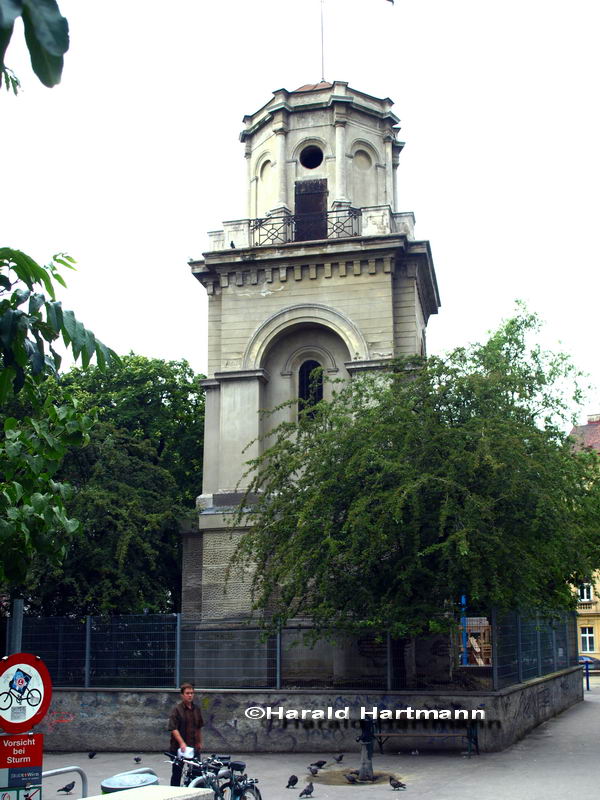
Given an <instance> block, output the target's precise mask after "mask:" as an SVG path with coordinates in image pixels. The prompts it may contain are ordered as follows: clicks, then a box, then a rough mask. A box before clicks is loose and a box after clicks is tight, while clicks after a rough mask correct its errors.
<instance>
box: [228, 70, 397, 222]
mask: <svg viewBox="0 0 600 800" xmlns="http://www.w3.org/2000/svg"><path fill="white" fill-rule="evenodd" d="M392 105H393V104H392V101H391V100H390V99H389V98H383V99H381V98H377V97H373V96H371V95H369V94H366V93H364V92H359V91H357V90H355V89H352V88H350V87H349V86H348V84H347V83H346V82H344V81H335V82H334V83H326V82H321V83H318V84H311V85H306V86H302V87H300V88H299V89H296V90H295V91H291V92H290V91H288V90H286V89H278V90H277V91H275V92H273V97H272V98H271V99H270V100H269V102H268V103H266V104H265V105H264V106H263V107H262V108H260V109H259V110H258V111H256V112H255V113H254V114H250V115H247V116H245V117H244V123H245V129H244V130H243V131H242V133H241V134H240V138H241V140H242V142H243V143H244V145H245V155H246V159H247V164H248V184H247V191H248V216H249V217H250V218H255V219H256V218H262V217H265V216H272V215H276V214H278V213H279V214H280V213H285V212H287V213H292V214H294V213H305V211H306V198H303V197H302V196H299V195H303V194H306V192H307V191H308V193H310V194H313V195H315V194H319V193H320V194H321V195H323V197H322V198H321V199H320V200H317V201H316V202H321V203H322V204H323V205H324V208H325V209H327V210H331V209H335V208H338V207H340V208H345V207H353V208H357V209H360V208H364V207H370V206H382V205H387V206H389V208H390V210H391V211H395V210H396V208H395V206H396V199H395V174H394V173H395V169H396V167H397V165H398V158H399V154H400V151H401V150H402V147H403V143H402V142H399V141H398V138H397V134H398V130H399V128H398V122H399V120H398V117H396V116H395V115H394V114H393V113H392V110H391V109H392ZM309 181H311V182H312V188H311V187H300V188H299V187H298V184H299V183H305V182H309ZM317 182H318V183H317ZM303 189H304V190H306V191H303ZM314 200H315V198H314V197H313V198H312V199H310V200H309V201H308V202H313V201H314ZM315 238H318V237H315Z"/></svg>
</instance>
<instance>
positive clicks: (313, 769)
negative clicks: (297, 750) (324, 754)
mask: <svg viewBox="0 0 600 800" xmlns="http://www.w3.org/2000/svg"><path fill="white" fill-rule="evenodd" d="M308 771H309V772H310V774H311V775H312V776H313V778H314V777H315V775H316V774H317V773H318V772H319V770H318V768H317V767H313V766H310V767H308Z"/></svg>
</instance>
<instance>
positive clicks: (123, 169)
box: [0, 0, 600, 417]
mask: <svg viewBox="0 0 600 800" xmlns="http://www.w3.org/2000/svg"><path fill="white" fill-rule="evenodd" d="M59 4H60V7H61V10H62V12H63V13H64V15H65V16H66V17H67V18H68V20H69V24H70V30H71V49H70V51H69V52H68V53H67V56H66V58H65V69H64V73H63V80H62V83H61V84H60V85H59V86H58V87H56V88H54V89H51V90H50V89H46V88H44V87H42V86H41V84H39V83H38V81H37V79H36V78H35V77H34V75H33V73H32V72H31V68H30V66H29V64H28V60H27V54H26V50H25V47H24V45H23V43H22V39H23V36H22V31H21V29H20V28H19V30H18V31H16V33H15V35H14V36H13V43H11V45H10V48H9V51H8V56H7V63H8V64H9V66H12V67H13V69H15V71H16V72H17V73H18V75H19V76H20V78H21V81H22V83H23V87H24V90H23V92H22V94H21V95H20V96H19V97H17V98H14V97H12V96H9V95H7V94H6V93H5V92H3V94H2V95H0V143H1V146H2V149H1V153H2V156H1V158H2V161H1V163H2V167H1V172H0V185H1V186H2V199H3V202H2V212H1V214H0V240H1V241H2V243H3V244H6V245H9V246H13V247H18V248H20V249H22V250H25V251H27V252H29V253H31V254H32V255H34V256H35V257H36V258H38V259H39V260H41V261H46V260H47V259H48V257H49V256H50V255H51V254H53V253H55V252H57V251H61V250H62V251H67V252H69V253H70V254H71V255H73V256H74V257H75V258H76V259H77V261H78V272H77V273H74V274H73V275H71V276H69V289H68V291H67V292H64V293H63V298H62V299H63V302H64V305H65V306H66V307H69V308H73V309H74V310H75V311H76V313H77V315H78V317H79V318H80V319H81V320H82V321H83V322H84V323H85V324H86V325H87V326H88V327H90V328H92V330H94V332H95V333H96V334H97V335H98V336H99V337H100V338H102V339H103V341H105V342H106V343H107V344H108V345H110V346H111V347H113V348H115V349H116V350H118V351H119V352H127V351H128V350H130V349H132V350H134V351H135V352H138V353H142V354H144V355H147V356H158V357H163V358H172V359H175V358H182V357H183V358H186V359H188V361H190V363H191V364H192V366H193V367H194V368H195V369H196V370H197V371H205V369H206V352H205V350H206V302H205V297H204V290H203V289H202V287H201V286H200V284H199V283H198V282H197V281H196V280H195V279H193V278H192V277H191V276H190V272H189V267H188V265H187V261H188V259H189V258H190V257H199V256H200V255H201V253H202V252H203V251H204V250H206V249H207V246H208V240H207V237H206V231H208V230H212V229H215V228H219V227H221V222H222V221H223V220H225V219H235V218H238V217H243V216H244V214H245V193H244V189H245V187H244V170H245V164H244V158H243V148H242V145H241V144H240V143H239V141H238V134H239V131H240V130H241V129H242V117H243V115H244V114H246V113H251V112H253V111H255V110H256V109H258V108H259V107H260V106H261V105H263V104H264V103H265V102H266V101H267V100H268V99H269V98H270V96H271V92H272V91H273V90H275V89H278V88H281V87H285V88H287V89H290V90H291V89H295V88H297V87H298V86H300V85H302V84H305V83H310V82H316V81H318V80H319V79H320V77H321V56H320V30H319V15H320V0H254V1H253V2H251V1H250V0H227V2H218V1H217V0H215V1H214V2H206V1H203V0H170V2H169V3H164V2H155V0H60V1H59ZM325 15H326V53H325V77H326V79H327V80H345V81H348V82H349V83H350V85H351V86H353V87H355V88H357V89H360V90H362V91H366V92H368V93H370V94H374V95H376V96H379V97H386V96H389V97H391V98H392V99H393V100H394V101H395V103H396V105H395V109H394V110H395V112H396V114H397V116H399V117H400V119H401V126H402V130H401V138H402V139H403V140H404V141H406V147H405V149H404V151H403V153H402V156H401V162H400V168H399V172H398V175H399V206H400V209H399V210H412V211H414V212H415V214H416V218H417V229H416V233H417V236H418V238H422V239H429V240H430V241H431V246H432V250H433V257H434V261H435V266H436V271H437V277H438V283H439V287H440V293H441V298H442V308H441V309H440V313H439V315H438V316H437V317H433V318H432V319H431V320H430V325H429V331H428V344H429V350H430V352H442V351H445V350H447V349H449V348H451V347H453V346H454V345H458V344H463V343H465V342H467V341H475V340H479V339H482V338H483V337H485V335H486V332H487V331H488V330H489V329H490V328H492V327H494V326H496V325H497V323H498V322H499V320H500V319H502V318H503V317H506V316H508V315H510V313H511V312H512V309H513V301H514V300H515V299H516V298H521V299H523V300H525V301H526V302H527V303H528V305H529V306H530V308H531V309H532V310H535V311H538V312H539V313H540V315H541V316H542V317H543V318H544V319H545V320H546V322H547V325H548V338H547V342H548V343H550V344H552V343H556V342H557V341H560V342H561V343H562V347H563V348H564V349H565V350H567V351H568V352H570V353H571V354H572V355H573V357H574V359H575V361H576V363H577V364H578V365H579V366H580V367H581V368H582V369H584V370H586V371H587V372H588V373H590V375H591V377H592V380H593V382H594V383H595V384H596V386H600V364H599V363H598V358H597V355H596V351H597V348H598V317H599V315H600V305H599V302H598V301H599V299H600V270H599V263H598V261H599V259H598V248H597V229H598V215H599V211H600V209H599V206H600V203H599V199H598V197H599V187H600V111H599V104H598V76H599V74H600V69H599V67H600V64H599V61H600V55H599V54H600V48H599V47H598V30H599V27H600V3H598V0H569V2H568V3H567V2H565V1H564V0H501V1H500V0H496V1H495V2H492V0H453V1H452V2H449V0H396V3H395V5H392V4H391V3H389V2H386V0H326V6H325ZM595 411H600V397H599V396H598V390H596V392H594V393H592V394H591V395H590V397H589V399H588V401H587V402H586V407H585V409H584V410H583V412H582V417H584V416H585V413H587V412H589V413H592V412H595Z"/></svg>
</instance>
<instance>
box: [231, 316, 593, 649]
mask: <svg viewBox="0 0 600 800" xmlns="http://www.w3.org/2000/svg"><path fill="white" fill-rule="evenodd" d="M538 329H539V323H538V320H537V319H536V317H535V316H533V315H529V314H527V313H526V312H524V311H522V312H520V313H519V314H518V315H517V316H516V317H514V318H513V319H510V320H508V321H507V322H506V323H504V324H503V325H502V326H501V327H500V328H499V330H498V331H496V332H495V333H493V334H492V335H491V336H490V338H489V340H488V341H487V342H485V343H484V344H481V345H473V346H469V347H465V348H459V349H457V350H454V351H453V352H452V353H450V354H449V355H448V356H447V357H445V358H438V357H431V358H429V359H427V360H423V359H418V358H416V357H415V358H413V359H407V360H404V361H401V362H399V363H397V364H396V365H395V367H394V368H393V369H392V370H390V371H388V372H387V373H379V374H378V375H376V376H373V375H363V376H362V377H359V378H357V379H354V380H352V382H351V383H349V384H348V385H345V386H342V387H341V388H338V390H337V391H336V393H335V394H334V399H333V400H332V401H331V402H330V403H327V402H321V403H320V404H319V405H318V406H317V407H316V408H313V409H311V410H310V413H303V412H300V415H299V418H298V421H297V422H296V423H283V424H281V425H279V426H278V427H277V428H276V429H275V430H274V432H273V433H272V434H271V438H270V446H269V447H268V448H267V449H266V450H265V452H264V454H263V455H262V456H260V457H259V458H258V459H257V460H255V461H254V462H252V463H251V464H250V470H251V472H250V474H254V478H253V479H252V481H251V485H250V488H249V492H251V493H258V495H259V499H258V501H257V503H256V505H255V506H254V507H253V510H252V512H251V513H249V514H248V513H247V512H246V511H244V510H243V508H240V511H239V513H238V516H237V523H239V522H240V521H241V520H242V519H245V521H246V522H247V523H248V524H250V525H251V527H250V530H249V533H248V534H247V535H246V536H245V537H244V539H243V540H242V544H241V545H240V548H239V550H238V559H241V560H242V561H244V562H246V563H247V564H248V565H249V566H250V567H251V568H252V569H253V570H254V582H253V591H254V599H255V604H256V607H257V608H260V609H263V610H266V611H268V618H269V624H273V625H276V624H280V623H283V622H285V621H286V620H289V619H291V618H293V617H297V616H303V615H308V616H310V617H312V619H313V620H314V623H315V626H316V629H317V630H318V631H327V630H331V629H338V630H339V629H347V630H355V629H365V628H367V629H373V630H389V631H390V632H391V633H392V634H393V635H394V636H398V637H403V636H413V635H417V634H420V633H423V632H426V631H430V630H436V629H440V628H443V627H446V626H447V625H449V624H450V623H451V620H452V619H453V617H454V615H455V613H457V612H458V603H459V600H460V597H461V596H462V595H467V596H468V598H469V604H470V607H471V608H474V609H476V608H479V609H482V610H484V609H489V608H491V607H497V608H500V609H508V608H518V607H532V606H535V607H538V608H540V609H542V610H547V611H550V610H556V609H560V608H569V607H572V606H573V603H574V598H573V593H572V590H571V588H570V587H569V584H574V585H578V584H579V583H581V582H582V581H583V580H584V579H585V578H588V577H589V576H590V575H591V574H592V572H593V571H594V569H596V568H597V567H598V566H600V479H599V472H598V459H597V455H596V454H595V453H590V452H583V453H575V452H573V448H572V446H571V442H570V441H569V439H568V437H567V436H566V435H565V434H564V433H563V432H562V429H561V426H564V424H565V420H566V416H567V409H568V407H569V402H570V395H569V391H568V389H569V387H570V388H572V389H573V391H574V393H575V395H577V388H576V379H577V375H576V372H575V370H574V369H573V367H572V365H571V363H570V361H569V360H568V358H566V357H565V356H564V355H561V354H552V353H545V352H543V351H542V350H541V349H540V348H539V347H538V346H537V345H536V344H535V343H533V344H532V343H531V341H532V339H533V338H535V335H536V334H537V332H538ZM242 505H244V504H242Z"/></svg>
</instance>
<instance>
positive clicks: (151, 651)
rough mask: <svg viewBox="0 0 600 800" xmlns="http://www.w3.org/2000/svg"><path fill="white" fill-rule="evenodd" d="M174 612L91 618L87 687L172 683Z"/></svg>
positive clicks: (168, 684) (174, 640) (156, 685)
mask: <svg viewBox="0 0 600 800" xmlns="http://www.w3.org/2000/svg"><path fill="white" fill-rule="evenodd" d="M176 631H177V615H176V614H144V615H139V616H135V615H131V616H117V617H92V618H91V637H90V638H91V642H90V674H89V685H90V686H106V687H111V686H118V687H129V686H131V687H136V688H142V687H146V688H154V687H162V686H174V685H175V672H176V671H175V661H176V648H177V642H176Z"/></svg>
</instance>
